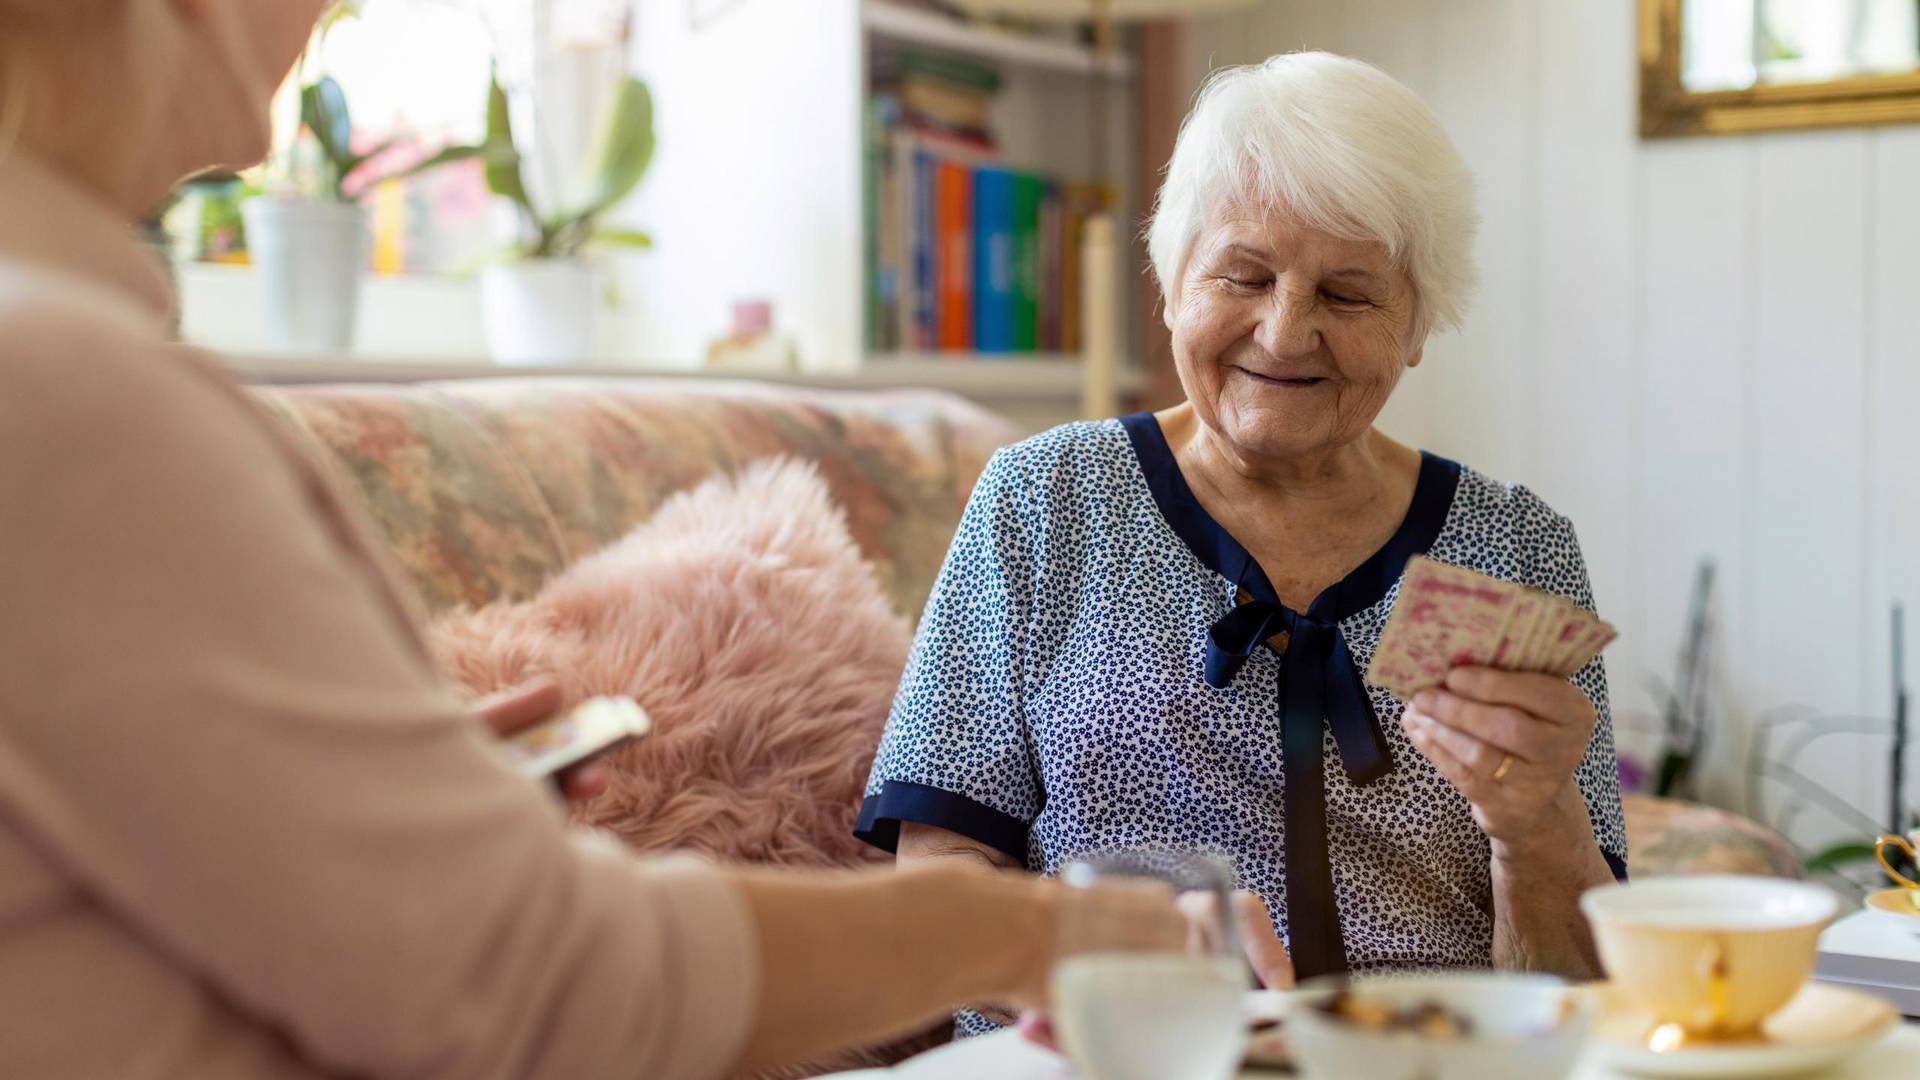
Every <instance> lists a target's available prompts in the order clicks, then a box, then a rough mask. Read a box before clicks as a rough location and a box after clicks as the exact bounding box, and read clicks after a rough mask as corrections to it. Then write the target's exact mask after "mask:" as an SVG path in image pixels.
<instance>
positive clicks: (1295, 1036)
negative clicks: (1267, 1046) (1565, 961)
mask: <svg viewBox="0 0 1920 1080" xmlns="http://www.w3.org/2000/svg"><path fill="white" fill-rule="evenodd" d="M1594 1012H1595V1008H1594V1003H1593V1001H1592V1000H1591V999H1590V998H1588V997H1587V996H1585V995H1582V994H1581V993H1579V992H1578V991H1576V990H1574V989H1572V988H1570V987H1568V986H1567V985H1566V984H1565V983H1563V982H1562V981H1560V980H1559V979H1555V978H1552V977H1550V976H1544V975H1508V974H1499V973H1495V972H1474V973H1435V974H1421V975H1404V976H1402V975H1394V976H1382V977H1376V978H1363V979H1352V980H1349V979H1333V980H1314V981H1310V982H1308V983H1307V984H1306V985H1305V986H1303V987H1302V988H1301V990H1299V991H1297V992H1295V993H1294V994H1293V995H1291V1000H1289V1001H1288V1003H1287V1011H1286V1016H1285V1018H1284V1032H1285V1036H1286V1043H1287V1049H1288V1050H1289V1051H1290V1052H1291V1054H1292V1057H1293V1061H1294V1063H1295V1067H1296V1068H1298V1069H1299V1070H1300V1071H1302V1072H1304V1073H1305V1074H1306V1075H1307V1076H1325V1077H1346V1076H1365V1077H1369V1078H1372V1080H1559V1078H1561V1077H1564V1076H1566V1075H1568V1074H1569V1073H1570V1072H1572V1071H1573V1068H1574V1066H1575V1065H1576V1064H1578V1062H1579V1059H1580V1051H1581V1048H1582V1047H1583V1046H1584V1044H1585V1042H1586V1037H1587V1031H1588V1029H1589V1028H1590V1027H1591V1026H1592V1023H1593V1015H1594ZM1256 1075H1257V1074H1256Z"/></svg>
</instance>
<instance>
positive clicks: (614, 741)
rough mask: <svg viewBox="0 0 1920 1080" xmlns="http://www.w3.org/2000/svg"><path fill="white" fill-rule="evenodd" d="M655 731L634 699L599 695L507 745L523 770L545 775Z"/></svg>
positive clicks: (531, 773)
mask: <svg viewBox="0 0 1920 1080" xmlns="http://www.w3.org/2000/svg"><path fill="white" fill-rule="evenodd" d="M652 730H653V720H652V718H650V717H649V716H647V713H646V710H644V709H642V708H641V707H640V706H639V704H638V703H636V702H635V701H634V700H633V699H632V698H625V697H598V698H591V699H589V700H587V701H583V702H581V703H580V704H579V705H577V706H575V707H574V708H573V709H572V710H570V711H569V712H566V713H564V714H562V715H560V716H558V717H555V718H554V719H552V720H549V721H547V722H546V723H544V724H541V725H539V726H538V727H534V728H529V729H528V730H526V731H523V732H521V733H519V734H518V735H515V736H513V737H511V738H509V739H507V740H506V744H505V745H506V748H507V753H508V754H509V755H511V756H512V757H513V759H514V763H515V764H516V765H518V766H519V767H520V771H522V772H524V773H526V774H527V775H529V776H534V777H545V776H552V775H553V774H555V773H557V772H560V771H561V770H563V769H567V768H570V767H572V766H574V765H578V764H580V763H581V762H583V761H585V760H587V759H588V758H590V757H592V756H594V755H595V754H598V753H600V752H601V751H604V750H607V749H610V748H611V747H613V746H616V745H618V744H619V743H622V742H625V741H626V740H628V739H633V738H638V737H640V736H642V735H645V734H647V733H648V732H650V731H652Z"/></svg>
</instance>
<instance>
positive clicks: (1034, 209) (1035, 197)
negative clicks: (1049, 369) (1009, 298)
mask: <svg viewBox="0 0 1920 1080" xmlns="http://www.w3.org/2000/svg"><path fill="white" fill-rule="evenodd" d="M1046 187H1047V182H1046V181H1045V180H1042V179H1041V178H1039V177H1038V176H1034V175H1032V174H1031V173H1018V174H1015V176H1014V185H1013V348H1014V349H1015V350H1016V351H1019V352H1032V351H1033V350H1035V349H1038V348H1039V347H1040V201H1041V199H1042V198H1043V197H1044V196H1045V195H1046Z"/></svg>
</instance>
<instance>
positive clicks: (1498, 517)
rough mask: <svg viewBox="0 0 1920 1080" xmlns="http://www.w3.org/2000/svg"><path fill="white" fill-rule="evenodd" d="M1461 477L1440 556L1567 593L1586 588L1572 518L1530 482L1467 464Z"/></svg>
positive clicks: (1436, 547)
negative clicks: (1503, 477)
mask: <svg viewBox="0 0 1920 1080" xmlns="http://www.w3.org/2000/svg"><path fill="white" fill-rule="evenodd" d="M1459 475H1460V480H1459V484H1458V486H1457V487H1456V488H1455V490H1454V496H1453V505H1452V506H1451V507H1450V508H1449V510H1448V513H1447V522H1446V526H1445V528H1443V529H1442V530H1441V533H1440V537H1439V539H1438V540H1437V541H1436V542H1435V544H1434V554H1435V555H1436V556H1438V557H1440V558H1443V559H1445V560H1447V561H1448V562H1454V563H1458V564H1460V565H1465V566H1473V567H1475V568H1477V569H1480V570H1482V571H1484V572H1486V573H1490V574H1492V575H1494V576H1495V577H1502V578H1508V579H1512V580H1518V581H1524V582H1526V583H1528V584H1530V585H1534V586H1537V587H1540V588H1546V589H1551V590H1552V591H1554V592H1558V593H1562V594H1567V593H1569V592H1572V591H1578V588H1580V587H1583V584H1584V581H1585V576H1586V570H1585V562H1584V560H1583V558H1582V557H1581V554H1580V541H1579V538H1578V536H1577V535H1576V533H1575V530H1574V526H1573V522H1572V520H1571V519H1569V518H1568V517H1567V516H1566V515H1564V514H1562V513H1560V512H1559V511H1557V510H1555V509H1554V508H1553V507H1552V506H1550V505H1548V503H1547V501H1546V500H1545V499H1543V498H1541V497H1540V495H1539V494H1538V493H1537V492H1535V491H1534V490H1533V489H1532V488H1529V487H1527V486H1526V485H1525V484H1517V483H1510V482H1506V481H1502V480H1496V479H1494V478H1493V477H1491V476H1488V475H1487V474H1486V473H1483V472H1480V471H1479V470H1477V469H1474V468H1472V467H1470V466H1465V465H1462V466H1460V469H1459Z"/></svg>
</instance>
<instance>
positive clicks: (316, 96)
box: [286, 0, 487, 202]
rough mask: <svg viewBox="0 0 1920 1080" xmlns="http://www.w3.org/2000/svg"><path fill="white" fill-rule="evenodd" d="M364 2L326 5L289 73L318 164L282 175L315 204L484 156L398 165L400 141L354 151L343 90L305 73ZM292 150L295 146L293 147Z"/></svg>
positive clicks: (467, 149)
mask: <svg viewBox="0 0 1920 1080" xmlns="http://www.w3.org/2000/svg"><path fill="white" fill-rule="evenodd" d="M366 2H367V0H335V2H334V3H333V4H331V5H329V6H328V7H327V9H326V11H325V12H324V13H323V14H322V15H321V17H320V22H319V24H318V26H317V27H316V28H315V30H314V36H313V40H312V41H311V42H310V43H309V44H308V46H307V49H306V51H305V52H303V53H302V54H301V56H300V62H299V65H298V67H297V68H296V69H295V70H296V72H297V74H298V82H299V88H300V127H301V129H302V131H303V132H305V133H307V134H310V135H311V136H312V144H313V146H315V147H316V148H317V150H318V155H317V158H318V160H317V161H312V162H311V167H310V168H307V169H304V170H296V169H288V170H286V172H288V173H292V174H300V173H304V176H303V177H302V179H303V180H304V182H300V181H298V180H297V181H296V182H295V183H294V184H293V186H294V187H296V188H299V189H303V190H304V191H305V192H306V193H307V194H308V195H310V196H312V197H314V198H316V199H321V200H325V201H330V202H351V201H353V200H355V199H357V198H358V197H359V196H360V195H362V194H364V193H365V192H368V191H371V190H373V189H374V188H376V187H378V186H379V185H381V184H384V183H389V182H392V181H398V180H406V179H409V178H411V177H415V176H418V175H420V174H421V173H425V172H429V171H431V170H433V169H437V168H440V167H441V166H443V165H450V164H452V163H454V162H457V161H465V160H468V159H470V158H477V157H480V156H482V155H483V154H485V153H486V152H487V148H486V146H485V145H484V144H483V145H479V146H465V145H456V146H448V147H445V148H443V149H441V150H439V151H438V152H436V153H433V154H431V155H429V156H427V157H425V158H420V159H416V160H414V161H412V162H411V163H407V164H400V162H402V161H404V160H405V159H406V157H407V156H408V155H407V154H405V153H404V152H403V151H401V150H400V147H401V144H402V143H403V142H404V140H403V139H401V138H392V139H387V140H384V141H382V142H380V143H378V144H376V145H374V146H372V147H369V148H367V149H365V150H359V151H356V150H355V149H354V146H353V142H354V139H353V134H354V128H353V113H352V111H351V110H350V109H349V108H348V106H347V95H346V91H345V90H344V89H343V88H342V87H341V85H340V83H339V81H338V80H337V79H335V78H333V77H332V76H330V75H323V76H320V77H318V78H314V77H312V76H311V74H310V69H311V66H312V60H313V55H314V53H316V52H317V51H318V50H319V49H320V48H321V47H322V46H324V45H325V43H326V39H327V35H328V34H329V33H331V32H332V31H333V29H334V28H335V27H336V26H339V25H340V24H341V23H343V22H346V21H348V20H350V19H355V18H358V17H359V16H360V13H361V11H362V10H363V9H364V8H365V6H366ZM298 145H299V143H298V142H296V147H298ZM293 156H294V158H295V159H296V160H298V159H299V158H300V155H299V154H298V153H296V154H294V155H293Z"/></svg>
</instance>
